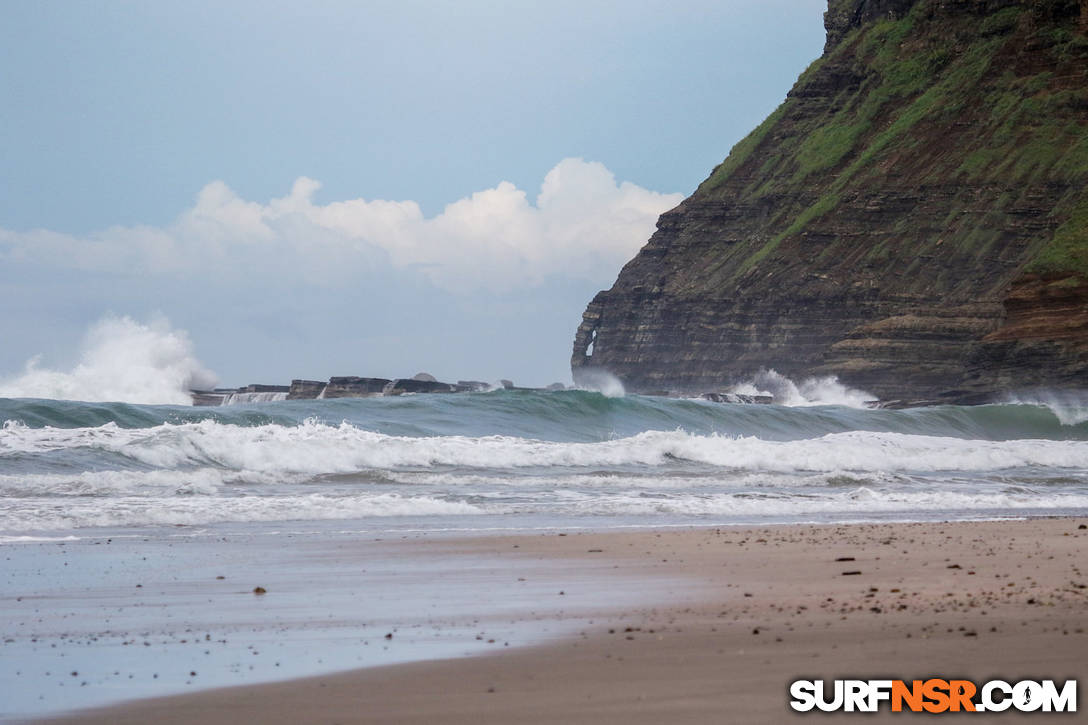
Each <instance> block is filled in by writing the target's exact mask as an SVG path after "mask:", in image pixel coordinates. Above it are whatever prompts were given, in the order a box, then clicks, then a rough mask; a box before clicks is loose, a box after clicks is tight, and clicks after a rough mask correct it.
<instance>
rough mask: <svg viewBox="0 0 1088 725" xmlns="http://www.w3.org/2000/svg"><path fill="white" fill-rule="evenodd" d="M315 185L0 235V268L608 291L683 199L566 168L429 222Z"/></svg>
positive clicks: (601, 171)
mask: <svg viewBox="0 0 1088 725" xmlns="http://www.w3.org/2000/svg"><path fill="white" fill-rule="evenodd" d="M319 188H320V183H319V182H317V181H314V180H313V179H308V178H306V177H301V178H299V179H298V180H296V181H295V183H294V185H293V186H292V188H291V192H290V193H289V194H288V195H287V196H285V197H281V198H278V199H272V200H271V201H269V202H268V203H267V204H261V203H259V202H253V201H247V200H245V199H242V198H240V197H239V196H238V195H237V194H236V193H234V191H232V190H231V189H230V188H229V187H228V186H227V185H226V184H225V183H223V182H222V181H213V182H212V183H210V184H208V185H207V186H205V187H204V188H203V189H202V190H201V191H200V193H199V194H198V195H197V198H196V203H195V204H194V206H193V207H192V208H190V209H188V210H186V211H185V212H183V213H182V214H181V215H180V216H179V217H178V218H177V220H176V221H175V222H174V223H173V224H171V225H169V226H167V227H163V228H157V227H149V226H133V227H111V228H109V229H106V230H104V231H101V232H97V233H94V234H91V235H88V236H84V237H79V236H71V235H66V234H59V233H56V232H51V231H48V230H34V231H29V232H12V231H8V230H3V229H0V259H7V260H10V261H12V262H18V261H22V260H25V261H37V262H44V263H48V264H55V265H59V266H66V267H74V268H77V269H83V270H88V271H116V272H120V271H124V272H140V273H148V274H163V275H170V276H186V275H194V274H200V275H202V276H216V275H225V276H227V277H229V276H231V275H240V274H247V275H248V274H254V275H258V274H273V275H276V276H279V275H292V276H299V275H301V276H302V277H304V278H305V279H306V280H308V281H310V282H313V283H335V282H339V283H346V282H349V281H350V280H352V279H357V278H358V277H359V276H360V275H361V274H363V273H365V272H367V271H372V270H374V269H376V268H378V266H379V265H380V264H382V263H383V262H385V261H386V260H388V261H389V262H391V263H392V264H393V265H395V266H397V267H415V268H418V269H420V270H421V271H422V273H423V274H425V275H426V276H427V277H428V278H429V279H430V280H431V281H432V282H433V283H434V284H436V285H438V286H439V287H442V288H445V289H449V290H454V291H468V290H473V289H485V290H493V291H507V290H511V289H517V288H519V287H524V286H526V285H535V284H539V283H540V282H542V281H543V280H545V279H546V278H548V277H552V276H558V277H568V278H582V279H600V280H602V282H604V281H607V280H609V279H610V278H611V277H612V276H614V275H615V273H616V272H617V271H618V269H619V267H620V266H621V265H622V264H623V263H624V262H626V261H627V260H628V259H630V258H631V257H632V256H633V255H634V254H635V252H637V251H638V249H639V248H640V247H641V246H642V245H643V244H644V243H645V242H646V240H647V239H648V238H649V236H650V234H651V233H652V232H653V230H654V224H655V222H656V220H657V217H658V216H659V215H660V214H661V213H662V212H663V211H666V210H668V209H670V208H672V207H673V206H675V205H676V204H678V203H679V202H680V200H681V198H682V195H680V194H659V193H657V192H653V191H648V190H647V189H643V188H642V187H639V186H637V185H635V184H631V183H628V182H623V183H619V184H618V183H617V182H616V179H615V176H614V175H613V174H612V173H611V172H610V171H609V170H608V169H606V168H605V167H604V166H603V165H602V164H599V163H596V162H586V161H583V160H582V159H573V158H572V159H564V160H563V161H561V162H560V163H559V164H557V165H556V166H555V168H553V169H552V170H551V171H549V172H548V174H547V176H545V178H544V183H543V185H542V187H541V190H540V194H539V195H538V196H537V199H536V201H535V203H532V202H530V201H529V199H528V197H527V195H526V193H525V192H524V191H522V190H521V189H518V188H517V187H515V186H514V185H513V184H511V183H509V182H506V181H504V182H501V183H499V184H498V185H497V186H496V187H495V188H493V189H486V190H484V191H478V192H476V193H474V194H472V195H471V196H469V197H467V198H464V199H460V200H458V201H456V202H454V203H452V204H449V205H448V206H446V208H445V209H444V210H443V211H442V213H440V214H438V215H436V216H434V217H431V218H426V217H424V215H423V212H422V210H421V209H420V207H419V205H418V204H417V203H416V202H414V201H381V200H376V201H367V200H365V199H351V200H347V201H338V202H332V203H329V204H326V205H317V204H314V202H313V196H314V193H315V192H316V191H317V190H318V189H319Z"/></svg>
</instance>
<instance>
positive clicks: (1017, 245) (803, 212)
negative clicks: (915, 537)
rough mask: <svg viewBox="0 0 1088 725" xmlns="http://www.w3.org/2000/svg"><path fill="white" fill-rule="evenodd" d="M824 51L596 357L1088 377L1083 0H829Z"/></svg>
mask: <svg viewBox="0 0 1088 725" xmlns="http://www.w3.org/2000/svg"><path fill="white" fill-rule="evenodd" d="M825 25H826V28H827V46H826V48H825V52H824V55H823V56H822V57H821V58H820V59H818V60H817V61H816V62H814V63H813V64H812V65H811V66H810V67H809V69H808V70H806V71H805V72H804V73H803V74H802V75H801V77H800V78H799V79H798V81H797V83H796V85H795V86H794V87H793V89H792V90H791V91H790V92H789V94H788V96H787V98H786V101H785V102H784V103H783V104H782V105H781V106H780V107H779V108H778V109H777V110H776V111H775V112H774V113H773V114H772V115H771V116H770V117H768V118H767V120H766V121H764V122H763V124H761V125H760V126H759V127H758V128H757V129H756V130H755V131H753V132H752V133H751V134H750V135H749V136H748V137H747V138H745V139H744V140H743V141H741V142H740V143H738V144H737V145H736V146H735V147H734V148H733V150H732V152H731V153H730V155H729V157H728V158H727V159H726V160H725V161H724V162H723V163H722V164H720V165H719V166H718V167H717V168H716V169H714V171H713V173H711V175H710V177H709V178H708V179H707V180H706V181H705V182H703V184H702V185H701V186H700V187H699V188H698V190H697V191H696V192H695V193H694V194H693V195H692V196H691V197H689V198H688V199H686V200H685V201H684V202H682V203H681V204H680V205H679V206H678V207H676V208H675V209H673V210H671V211H669V212H667V213H665V214H664V215H662V216H661V218H660V220H659V222H658V229H657V232H656V233H655V234H654V235H653V236H652V237H651V239H650V240H649V242H648V243H647V244H646V246H645V247H644V248H643V249H642V250H641V251H640V252H639V254H638V255H637V256H636V257H635V258H634V259H633V260H631V261H630V262H629V263H628V264H627V265H626V266H625V267H624V268H623V270H622V271H621V272H620V275H619V278H618V279H617V280H616V283H615V285H614V286H613V287H612V289H610V290H606V291H603V292H601V293H599V294H598V295H597V296H596V297H595V298H594V299H593V301H592V302H591V303H590V304H589V307H588V308H587V309H586V312H585V314H584V316H583V321H582V324H581V326H580V327H579V328H578V332H577V335H576V338H575V342H574V354H573V357H572V360H571V363H572V367H573V370H574V375H575V379H576V380H577V379H579V377H580V376H581V374H582V373H583V372H584V371H585V370H586V369H588V368H604V369H607V370H608V371H610V372H612V373H614V374H616V375H617V376H619V377H620V379H621V380H623V381H624V383H625V384H626V385H627V386H628V388H629V389H632V390H636V391H643V392H650V391H663V390H667V391H677V392H705V391H709V390H716V389H720V388H721V387H723V386H726V385H728V384H730V383H732V382H737V381H739V380H741V379H743V378H745V377H747V376H749V375H751V374H752V373H754V372H756V371H758V370H759V369H760V368H775V369H777V370H778V371H779V372H781V373H783V374H786V375H790V376H801V377H804V376H808V375H828V374H835V375H838V376H839V377H840V379H842V380H843V381H844V382H846V383H848V384H850V385H854V386H857V387H861V388H863V389H866V390H869V391H870V392H872V393H874V394H876V395H878V396H880V397H882V398H913V399H918V398H935V397H939V396H944V398H945V399H948V400H969V399H979V398H980V397H982V396H984V395H985V394H988V393H993V392H1000V391H1007V390H1010V389H1015V388H1023V387H1034V386H1038V385H1053V386H1055V387H1059V386H1060V387H1088V190H1086V189H1088V35H1086V33H1088V0H831V2H830V5H829V8H828V11H827V13H826V14H825Z"/></svg>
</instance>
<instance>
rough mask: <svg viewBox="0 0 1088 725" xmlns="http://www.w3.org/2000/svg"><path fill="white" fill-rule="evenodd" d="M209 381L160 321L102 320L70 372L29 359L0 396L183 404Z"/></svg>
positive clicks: (186, 346)
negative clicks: (194, 390)
mask: <svg viewBox="0 0 1088 725" xmlns="http://www.w3.org/2000/svg"><path fill="white" fill-rule="evenodd" d="M215 382H216V378H215V375H214V374H213V373H212V372H210V371H209V370H207V369H206V368H205V367H204V366H203V365H202V364H201V363H200V361H199V360H197V359H196V357H195V355H194V353H193V346H192V342H191V341H190V340H189V336H188V334H187V333H186V332H185V331H183V330H175V329H172V328H171V327H170V324H169V322H168V321H166V320H165V319H157V320H154V321H152V322H149V323H141V322H137V321H135V320H133V319H132V318H130V317H106V318H103V319H102V320H100V321H98V322H97V323H95V324H94V325H93V326H91V328H90V329H89V330H88V332H87V335H86V337H85V338H84V341H83V348H82V352H81V355H80V360H79V363H78V364H77V365H76V366H75V367H74V368H72V369H71V370H69V371H61V370H51V369H48V368H42V367H40V361H39V358H37V357H35V358H31V359H30V360H29V361H28V362H27V364H26V367H25V369H24V370H23V372H22V374H21V375H18V376H15V377H13V378H9V379H5V380H2V381H0V397H5V398H50V399H57V400H81V401H119V402H128V403H147V404H173V405H189V404H191V403H192V398H191V396H190V395H189V393H188V390H189V389H190V388H211V387H214V386H215Z"/></svg>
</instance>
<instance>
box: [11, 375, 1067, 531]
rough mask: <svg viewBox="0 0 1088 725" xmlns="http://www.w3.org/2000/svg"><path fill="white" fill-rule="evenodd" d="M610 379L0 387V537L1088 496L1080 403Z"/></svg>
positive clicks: (1051, 507)
mask: <svg viewBox="0 0 1088 725" xmlns="http://www.w3.org/2000/svg"><path fill="white" fill-rule="evenodd" d="M834 402H835V403H837V404H827V402H826V401H821V400H819V399H818V398H817V399H815V400H811V399H807V400H797V401H794V404H791V405H755V404H749V405H742V404H737V405H734V404H723V403H714V402H710V401H705V400H697V399H676V398H662V397H648V396H639V395H613V396H611V397H610V396H606V395H604V394H602V393H599V392H589V391H580V390H567V391H555V392H538V391H521V390H497V391H494V392H487V393H464V394H456V395H405V396H400V397H386V398H381V397H379V398H364V399H336V400H307V401H265V402H244V403H242V404H239V405H231V406H223V407H219V408H194V407H187V406H176V405H166V406H163V405H137V404H124V403H84V402H71V401H58V400H43V399H0V421H3V427H2V429H0V537H2V538H0V541H7V542H16V541H32V540H37V539H41V540H52V539H64V538H71V537H75V538H80V537H83V536H86V535H91V536H93V535H97V534H96V532H97V533H101V532H102V531H117V530H135V531H140V532H147V531H154V530H156V529H159V530H162V529H166V528H169V529H170V530H171V531H177V530H179V529H180V530H185V531H189V532H194V533H198V532H200V531H202V530H207V531H209V532H223V531H252V530H254V529H260V528H262V527H265V528H267V527H276V528H281V529H282V528H284V527H288V528H292V527H293V528H295V529H298V530H305V529H306V528H307V527H317V528H322V529H326V530H327V529H328V527H330V526H345V527H347V528H358V529H360V530H370V529H377V530H398V529H406V530H418V529H424V530H444V529H452V530H499V529H534V528H548V527H589V528H608V527H622V526H671V525H717V524H723V525H726V524H741V523H789V522H852V521H889V520H894V521H916V520H932V519H974V518H994V517H1010V516H1012V517H1019V516H1041V515H1083V514H1084V513H1085V512H1088V403H1086V401H1084V400H1081V399H1076V398H1073V397H1070V396H1065V397H1063V396H1061V395H1057V394H1054V395H1051V396H1049V397H1047V396H1043V397H1037V398H1035V399H1030V400H1028V399H1020V400H1018V401H1016V402H1009V403H1006V404H1001V405H985V406H975V407H957V406H940V407H928V408H915V409H908V410H882V409H869V408H866V407H864V406H863V405H861V404H860V403H859V401H857V400H854V399H850V398H842V396H839V398H837V399H835V400H834Z"/></svg>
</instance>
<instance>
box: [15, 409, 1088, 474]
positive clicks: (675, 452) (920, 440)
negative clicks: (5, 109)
mask: <svg viewBox="0 0 1088 725" xmlns="http://www.w3.org/2000/svg"><path fill="white" fill-rule="evenodd" d="M3 433H4V435H2V436H0V455H3V454H4V453H5V452H6V451H19V452H43V451H54V450H58V449H63V448H94V449H98V450H102V451H109V452H111V453H115V454H118V455H120V456H123V457H125V458H128V459H130V460H132V461H136V462H139V463H141V464H144V465H147V466H151V467H155V468H170V469H174V468H179V467H184V466H192V467H200V466H209V465H210V466H216V467H220V468H225V469H228V470H233V471H260V472H276V473H308V474H322V473H345V472H355V471H362V470H367V469H390V468H397V467H434V466H458V467H471V468H479V469H504V468H510V469H516V468H525V467H553V466H571V467H586V466H625V465H631V466H663V465H666V464H669V463H671V462H674V461H678V460H680V461H689V462H693V463H699V464H707V465H711V466H718V467H722V468H726V469H742V470H759V471H840V470H842V471H982V470H998V469H1007V468H1018V467H1025V466H1044V467H1050V468H1070V469H1088V441H1049V440H1024V441H978V440H964V439H960V438H948V437H937V436H921V435H909V434H904V433H877V432H869V431H850V432H846V433H831V434H827V435H824V436H821V437H819V438H813V439H806V440H796V441H768V440H763V439H760V438H756V437H752V436H748V437H732V436H723V435H716V434H714V435H693V434H690V433H686V432H684V431H647V432H645V433H639V434H638V435H634V436H629V437H626V438H619V439H616V440H610V441H602V442H597V443H561V442H553V441H541V440H533V439H526V438H517V437H513V436H498V435H496V436H480V437H470V436H437V437H406V436H391V435H385V434H382V433H375V432H373V431H368V430H363V429H360V428H357V427H355V426H354V425H351V424H350V423H346V422H345V423H341V424H339V425H335V426H334V425H327V424H324V423H320V422H317V421H316V420H313V419H310V420H307V421H306V422H304V423H303V424H301V425H298V426H294V427H287V426H280V425H260V426H251V427H243V426H237V425H230V424H223V423H218V422H216V421H214V420H204V421H201V422H198V423H184V424H180V425H175V424H171V423H165V424H162V425H159V426H155V427H153V428H142V429H125V428H120V427H118V426H117V425H115V424H112V423H111V424H107V425H104V426H100V427H98V428H74V429H64V428H50V427H46V428H29V427H27V426H24V425H10V426H7V427H5V428H4V430H3Z"/></svg>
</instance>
